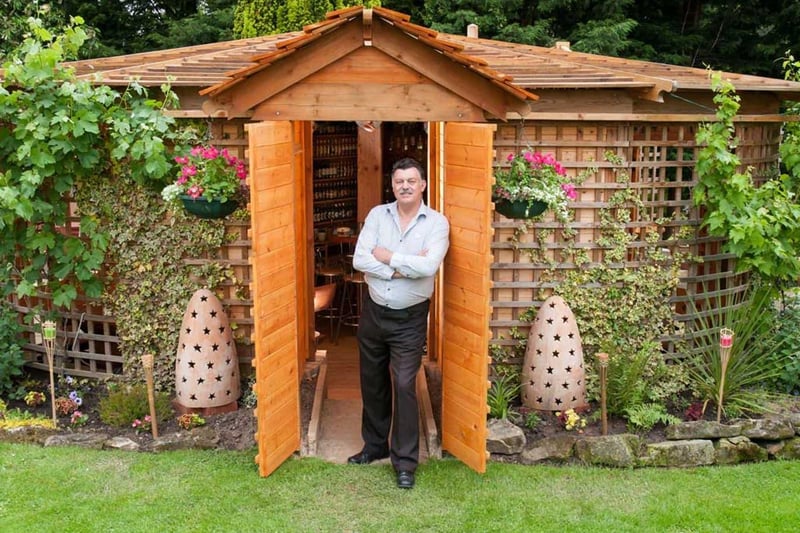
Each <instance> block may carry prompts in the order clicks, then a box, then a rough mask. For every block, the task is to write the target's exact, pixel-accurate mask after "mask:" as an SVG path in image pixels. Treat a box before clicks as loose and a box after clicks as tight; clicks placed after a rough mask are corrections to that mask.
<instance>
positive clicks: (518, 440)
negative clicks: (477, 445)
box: [486, 418, 526, 455]
mask: <svg viewBox="0 0 800 533" xmlns="http://www.w3.org/2000/svg"><path fill="white" fill-rule="evenodd" d="M486 430H487V433H488V435H487V437H486V449H487V450H488V451H489V452H491V453H499V454H503V455H513V454H515V453H519V452H521V451H522V449H523V448H524V447H525V442H526V439H525V433H524V432H523V431H522V429H520V427H519V426H517V425H515V424H512V423H511V422H509V421H508V420H506V419H497V418H492V419H491V420H489V422H488V423H487V424H486Z"/></svg>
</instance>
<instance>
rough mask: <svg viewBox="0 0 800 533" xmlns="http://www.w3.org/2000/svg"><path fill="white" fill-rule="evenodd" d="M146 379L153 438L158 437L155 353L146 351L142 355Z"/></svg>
mask: <svg viewBox="0 0 800 533" xmlns="http://www.w3.org/2000/svg"><path fill="white" fill-rule="evenodd" d="M142 366H143V367H144V379H145V380H146V381H147V402H148V403H149V404H150V427H151V428H152V432H153V438H154V439H157V438H158V420H157V419H156V396H155V390H154V388H153V354H151V353H146V354H144V355H143V356H142Z"/></svg>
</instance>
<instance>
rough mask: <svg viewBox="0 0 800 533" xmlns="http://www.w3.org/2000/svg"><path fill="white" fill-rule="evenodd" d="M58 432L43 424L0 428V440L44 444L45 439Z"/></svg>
mask: <svg viewBox="0 0 800 533" xmlns="http://www.w3.org/2000/svg"><path fill="white" fill-rule="evenodd" d="M56 434H58V430H56V429H53V428H47V427H43V426H36V425H31V426H19V427H14V428H2V429H0V442H12V443H17V444H44V443H45V441H46V440H47V439H48V438H49V437H51V436H53V435H56Z"/></svg>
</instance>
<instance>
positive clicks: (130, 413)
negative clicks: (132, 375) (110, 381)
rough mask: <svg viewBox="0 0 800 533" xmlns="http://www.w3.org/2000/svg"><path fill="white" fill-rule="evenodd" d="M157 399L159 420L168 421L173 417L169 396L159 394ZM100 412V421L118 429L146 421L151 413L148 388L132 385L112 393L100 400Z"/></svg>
mask: <svg viewBox="0 0 800 533" xmlns="http://www.w3.org/2000/svg"><path fill="white" fill-rule="evenodd" d="M155 398H156V402H155V403H156V416H157V419H158V420H166V419H168V418H169V417H171V416H172V405H171V404H170V400H169V395H168V394H167V393H164V392H157V393H156V397H155ZM98 410H99V412H100V420H102V421H103V422H105V423H106V424H108V425H110V426H117V427H127V426H130V425H131V424H133V421H134V420H137V419H144V417H145V416H146V415H148V414H149V413H150V404H149V403H148V400H147V388H146V387H145V386H144V385H132V386H129V387H121V388H119V389H118V390H114V391H111V392H109V394H108V396H106V397H105V398H103V399H102V400H100V404H99V406H98Z"/></svg>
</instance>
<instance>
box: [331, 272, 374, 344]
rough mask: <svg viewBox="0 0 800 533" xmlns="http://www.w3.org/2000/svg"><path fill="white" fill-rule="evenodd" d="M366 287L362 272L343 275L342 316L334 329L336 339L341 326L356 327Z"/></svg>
mask: <svg viewBox="0 0 800 533" xmlns="http://www.w3.org/2000/svg"><path fill="white" fill-rule="evenodd" d="M366 286H367V282H366V280H365V279H364V273H363V272H353V273H352V274H345V276H344V288H343V289H342V314H341V316H340V317H339V324H338V326H337V328H336V329H337V332H336V336H337V337H338V336H339V331H340V330H341V327H342V325H345V326H350V327H354V328H357V327H358V321H359V319H360V318H361V302H362V298H363V297H364V289H365V288H366Z"/></svg>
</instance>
